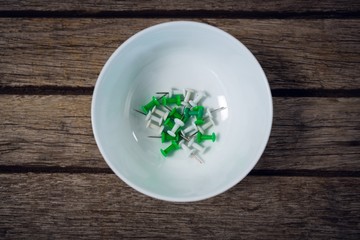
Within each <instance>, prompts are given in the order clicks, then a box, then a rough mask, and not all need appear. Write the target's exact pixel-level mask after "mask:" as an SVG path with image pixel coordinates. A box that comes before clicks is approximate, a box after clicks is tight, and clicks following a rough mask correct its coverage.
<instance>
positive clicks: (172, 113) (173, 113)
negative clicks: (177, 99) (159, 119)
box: [169, 107, 182, 119]
mask: <svg viewBox="0 0 360 240" xmlns="http://www.w3.org/2000/svg"><path fill="white" fill-rule="evenodd" d="M169 116H170V117H172V118H178V119H181V118H182V115H181V114H180V113H179V112H178V111H177V108H176V107H174V108H173V109H172V110H171V112H170V113H169Z"/></svg>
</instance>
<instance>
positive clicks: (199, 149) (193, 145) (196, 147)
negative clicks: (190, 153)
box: [188, 138, 206, 153]
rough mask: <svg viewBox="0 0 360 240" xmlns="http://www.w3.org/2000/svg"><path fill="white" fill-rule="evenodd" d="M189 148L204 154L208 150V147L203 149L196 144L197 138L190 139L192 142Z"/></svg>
mask: <svg viewBox="0 0 360 240" xmlns="http://www.w3.org/2000/svg"><path fill="white" fill-rule="evenodd" d="M188 147H194V148H195V149H196V150H198V151H199V152H200V153H204V152H205V150H206V147H202V146H201V145H199V144H197V143H196V142H195V138H192V139H190V142H189V143H188Z"/></svg>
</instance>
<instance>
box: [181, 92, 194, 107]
mask: <svg viewBox="0 0 360 240" xmlns="http://www.w3.org/2000/svg"><path fill="white" fill-rule="evenodd" d="M194 92H195V91H194V90H193V89H190V88H186V89H184V96H185V98H184V101H182V103H181V104H182V105H184V106H189V100H190V97H191V94H193V93H194Z"/></svg>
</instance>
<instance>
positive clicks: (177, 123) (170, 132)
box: [167, 118, 185, 137]
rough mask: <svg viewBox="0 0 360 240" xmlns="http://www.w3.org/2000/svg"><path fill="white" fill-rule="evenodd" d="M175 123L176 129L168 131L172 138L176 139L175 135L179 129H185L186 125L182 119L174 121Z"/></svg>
mask: <svg viewBox="0 0 360 240" xmlns="http://www.w3.org/2000/svg"><path fill="white" fill-rule="evenodd" d="M174 122H175V125H174V127H173V128H172V129H171V130H168V131H167V133H168V134H169V135H170V136H172V137H175V136H176V135H175V133H176V131H177V130H178V129H179V127H183V126H184V125H185V124H184V122H183V121H181V120H180V119H178V118H175V119H174Z"/></svg>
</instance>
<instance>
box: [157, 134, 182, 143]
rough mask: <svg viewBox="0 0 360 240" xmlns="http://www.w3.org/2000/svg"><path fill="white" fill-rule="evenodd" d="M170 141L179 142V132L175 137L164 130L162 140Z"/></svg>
mask: <svg viewBox="0 0 360 240" xmlns="http://www.w3.org/2000/svg"><path fill="white" fill-rule="evenodd" d="M170 141H176V142H179V141H180V135H179V134H177V135H176V136H175V137H173V136H170V135H169V134H167V133H165V132H162V133H161V142H162V143H164V142H170Z"/></svg>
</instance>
